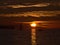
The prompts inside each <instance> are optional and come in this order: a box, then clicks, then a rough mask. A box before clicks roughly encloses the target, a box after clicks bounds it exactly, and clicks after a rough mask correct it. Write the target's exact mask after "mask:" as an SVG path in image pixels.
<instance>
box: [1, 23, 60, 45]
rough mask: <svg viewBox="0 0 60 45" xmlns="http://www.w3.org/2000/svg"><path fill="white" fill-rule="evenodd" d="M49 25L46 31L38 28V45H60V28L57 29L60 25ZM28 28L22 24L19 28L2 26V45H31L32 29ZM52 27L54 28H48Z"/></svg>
mask: <svg viewBox="0 0 60 45" xmlns="http://www.w3.org/2000/svg"><path fill="white" fill-rule="evenodd" d="M40 24H41V23H40ZM45 24H46V23H45ZM48 24H49V25H48V26H47V25H45V26H47V27H46V29H45V28H44V29H43V28H40V27H39V28H36V43H37V45H60V28H55V27H58V25H59V24H57V22H56V23H54V24H53V23H48ZM51 24H52V25H51ZM27 26H28V25H27ZM27 26H26V25H25V26H22V25H21V24H19V28H17V26H15V28H14V27H13V26H0V45H31V28H29V27H27ZM41 26H42V25H41ZM45 26H42V27H45ZM51 26H52V27H54V28H48V27H51ZM9 27H10V28H9Z"/></svg>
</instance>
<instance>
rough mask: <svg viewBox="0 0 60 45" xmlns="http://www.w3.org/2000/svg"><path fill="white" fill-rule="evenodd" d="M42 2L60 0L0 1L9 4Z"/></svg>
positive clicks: (56, 0)
mask: <svg viewBox="0 0 60 45" xmlns="http://www.w3.org/2000/svg"><path fill="white" fill-rule="evenodd" d="M41 2H60V0H0V3H8V4H27V3H29V4H35V3H41Z"/></svg>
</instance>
